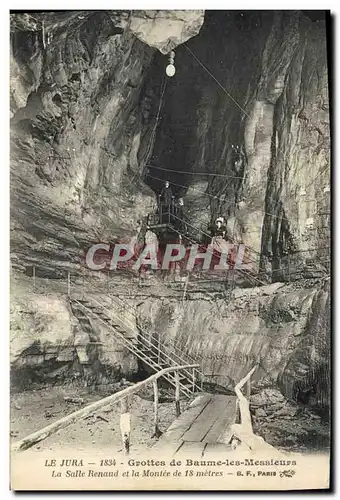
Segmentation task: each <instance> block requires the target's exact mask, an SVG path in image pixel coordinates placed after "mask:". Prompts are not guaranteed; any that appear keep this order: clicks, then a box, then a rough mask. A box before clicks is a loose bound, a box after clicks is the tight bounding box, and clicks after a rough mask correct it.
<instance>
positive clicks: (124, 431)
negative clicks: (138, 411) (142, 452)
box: [120, 397, 131, 455]
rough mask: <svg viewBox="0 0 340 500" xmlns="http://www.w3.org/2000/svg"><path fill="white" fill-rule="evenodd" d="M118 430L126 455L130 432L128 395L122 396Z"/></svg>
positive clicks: (128, 448) (128, 447) (128, 450)
mask: <svg viewBox="0 0 340 500" xmlns="http://www.w3.org/2000/svg"><path fill="white" fill-rule="evenodd" d="M120 432H121V435H122V440H123V448H124V452H125V455H128V454H129V452H130V434H131V427H130V412H129V399H128V397H126V398H124V399H123V400H122V402H121V415H120Z"/></svg>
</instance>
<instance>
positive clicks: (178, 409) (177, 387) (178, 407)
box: [175, 371, 181, 418]
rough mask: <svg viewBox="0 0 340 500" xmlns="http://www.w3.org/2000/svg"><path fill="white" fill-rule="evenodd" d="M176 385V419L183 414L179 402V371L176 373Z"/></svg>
mask: <svg viewBox="0 0 340 500" xmlns="http://www.w3.org/2000/svg"><path fill="white" fill-rule="evenodd" d="M175 383H176V389H175V403H176V417H177V418H178V417H179V416H180V414H181V403H180V400H179V373H178V371H176V372H175Z"/></svg>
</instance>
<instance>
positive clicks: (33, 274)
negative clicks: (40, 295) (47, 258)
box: [32, 266, 35, 290]
mask: <svg viewBox="0 0 340 500" xmlns="http://www.w3.org/2000/svg"><path fill="white" fill-rule="evenodd" d="M32 276H33V290H35V266H33V268H32Z"/></svg>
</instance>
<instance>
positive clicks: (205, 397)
mask: <svg viewBox="0 0 340 500" xmlns="http://www.w3.org/2000/svg"><path fill="white" fill-rule="evenodd" d="M211 398H212V395H211V394H201V395H199V396H198V397H197V398H196V399H195V400H194V401H193V402H192V403H191V405H190V406H189V408H188V409H187V410H186V411H185V412H184V413H182V415H181V416H180V417H179V418H177V419H176V420H174V422H173V423H172V424H171V425H170V427H169V428H168V430H167V431H166V432H165V433H164V434H163V435H162V437H161V438H160V439H159V440H158V441H157V443H155V444H154V446H153V447H152V450H154V451H155V450H158V449H159V450H162V449H163V448H164V447H165V446H167V445H168V443H169V442H171V441H175V442H176V441H180V440H181V438H182V436H183V434H184V433H185V432H187V430H188V429H190V427H191V425H192V424H193V422H194V421H195V419H196V418H197V417H198V415H199V414H200V413H201V412H202V411H204V409H205V408H206V406H207V405H208V404H209V403H210V401H211Z"/></svg>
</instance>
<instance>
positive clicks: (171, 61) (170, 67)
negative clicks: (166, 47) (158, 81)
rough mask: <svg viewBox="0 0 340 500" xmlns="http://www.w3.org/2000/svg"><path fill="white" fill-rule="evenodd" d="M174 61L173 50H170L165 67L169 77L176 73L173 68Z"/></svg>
mask: <svg viewBox="0 0 340 500" xmlns="http://www.w3.org/2000/svg"><path fill="white" fill-rule="evenodd" d="M174 62H175V52H174V51H173V50H172V51H171V52H170V54H169V61H168V65H167V67H166V68H165V73H166V74H167V76H169V77H170V78H171V77H173V76H174V75H175V73H176V68H175V65H174Z"/></svg>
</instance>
